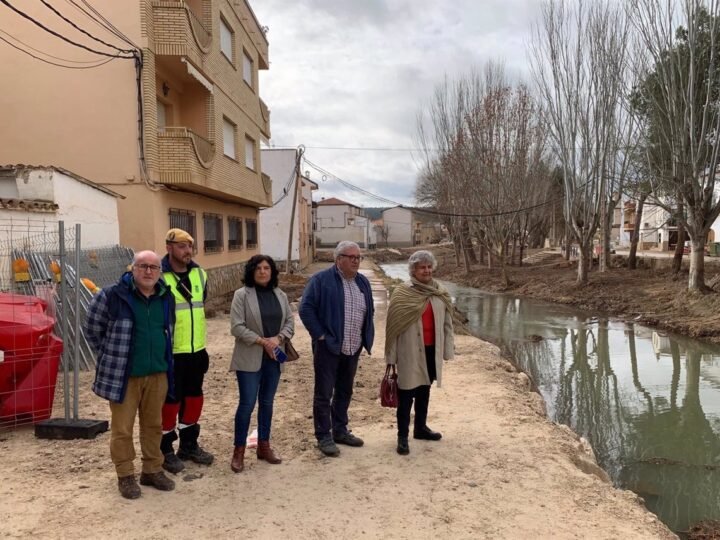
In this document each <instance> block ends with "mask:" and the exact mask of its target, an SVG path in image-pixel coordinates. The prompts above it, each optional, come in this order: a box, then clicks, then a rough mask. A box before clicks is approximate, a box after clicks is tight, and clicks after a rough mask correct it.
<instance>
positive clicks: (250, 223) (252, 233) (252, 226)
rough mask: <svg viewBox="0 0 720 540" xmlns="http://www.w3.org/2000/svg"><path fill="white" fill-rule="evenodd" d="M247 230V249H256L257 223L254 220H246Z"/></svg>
mask: <svg viewBox="0 0 720 540" xmlns="http://www.w3.org/2000/svg"><path fill="white" fill-rule="evenodd" d="M245 229H246V232H247V248H248V249H254V248H256V247H257V221H255V220H254V219H246V220H245Z"/></svg>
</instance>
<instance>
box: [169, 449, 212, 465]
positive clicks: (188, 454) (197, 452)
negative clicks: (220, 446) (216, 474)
mask: <svg viewBox="0 0 720 540" xmlns="http://www.w3.org/2000/svg"><path fill="white" fill-rule="evenodd" d="M177 457H179V458H180V459H182V460H183V461H187V460H191V461H194V462H195V463H198V464H199V465H211V464H212V462H213V461H214V460H215V456H213V455H212V454H211V453H210V452H206V451H205V450H203V449H202V448H201V447H200V446H195V447H194V448H191V449H187V448H183V447H182V446H181V447H180V449H179V450H178V451H177Z"/></svg>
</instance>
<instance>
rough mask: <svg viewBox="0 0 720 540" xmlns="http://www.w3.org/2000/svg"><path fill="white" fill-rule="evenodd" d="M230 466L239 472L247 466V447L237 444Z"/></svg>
mask: <svg viewBox="0 0 720 540" xmlns="http://www.w3.org/2000/svg"><path fill="white" fill-rule="evenodd" d="M230 468H231V469H232V470H233V472H236V473H239V472H242V470H243V469H244V468H245V447H244V446H236V447H235V450H234V451H233V457H232V461H230Z"/></svg>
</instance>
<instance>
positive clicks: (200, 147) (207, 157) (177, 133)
mask: <svg viewBox="0 0 720 540" xmlns="http://www.w3.org/2000/svg"><path fill="white" fill-rule="evenodd" d="M158 135H159V136H160V137H161V138H163V139H182V140H187V141H189V142H190V145H191V146H192V149H193V152H194V154H195V157H196V158H197V161H198V163H199V164H200V165H201V166H202V167H203V168H205V169H209V168H210V167H211V166H212V163H213V160H214V159H215V144H214V143H212V142H211V141H209V140H208V139H206V138H205V137H203V136H201V135H198V134H197V133H195V132H194V131H192V130H191V129H189V128H186V127H165V128H163V129H161V130H160V131H159V134H158Z"/></svg>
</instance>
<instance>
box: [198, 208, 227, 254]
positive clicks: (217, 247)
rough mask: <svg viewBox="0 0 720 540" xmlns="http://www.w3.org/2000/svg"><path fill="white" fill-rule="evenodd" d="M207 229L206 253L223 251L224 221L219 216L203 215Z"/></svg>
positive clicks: (204, 245)
mask: <svg viewBox="0 0 720 540" xmlns="http://www.w3.org/2000/svg"><path fill="white" fill-rule="evenodd" d="M203 228H204V229H205V242H204V243H203V248H204V249H205V253H216V252H218V251H222V250H223V220H222V216H221V215H218V214H203Z"/></svg>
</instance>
